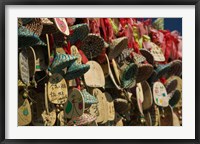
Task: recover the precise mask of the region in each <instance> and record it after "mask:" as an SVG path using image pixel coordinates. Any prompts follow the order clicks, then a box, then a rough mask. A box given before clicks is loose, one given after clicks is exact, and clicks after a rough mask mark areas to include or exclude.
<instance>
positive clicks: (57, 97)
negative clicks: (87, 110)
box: [48, 73, 68, 104]
mask: <svg viewBox="0 0 200 144" xmlns="http://www.w3.org/2000/svg"><path fill="white" fill-rule="evenodd" d="M67 97H68V88H67V83H66V81H65V79H64V78H63V77H62V76H61V75H60V74H58V73H55V74H53V75H52V76H51V77H50V78H49V82H48V98H49V101H50V102H51V103H53V104H64V103H66V101H67Z"/></svg>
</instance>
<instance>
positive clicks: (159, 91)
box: [153, 82, 169, 107]
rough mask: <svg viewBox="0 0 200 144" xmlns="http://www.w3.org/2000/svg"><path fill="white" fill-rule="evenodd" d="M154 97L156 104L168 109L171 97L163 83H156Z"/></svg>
mask: <svg viewBox="0 0 200 144" xmlns="http://www.w3.org/2000/svg"><path fill="white" fill-rule="evenodd" d="M153 97H154V102H155V103H156V104H157V105H158V106H161V107H167V106H168V105H169V97H168V95H167V91H166V89H165V87H164V85H163V84H162V83H161V82H155V83H154V84H153Z"/></svg>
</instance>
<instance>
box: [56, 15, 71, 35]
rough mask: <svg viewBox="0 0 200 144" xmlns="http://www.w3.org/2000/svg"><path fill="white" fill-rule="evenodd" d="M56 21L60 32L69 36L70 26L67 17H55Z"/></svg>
mask: <svg viewBox="0 0 200 144" xmlns="http://www.w3.org/2000/svg"><path fill="white" fill-rule="evenodd" d="M54 22H55V24H56V26H57V28H58V29H59V31H60V32H62V33H63V34H65V35H67V36H68V35H69V27H68V24H67V22H66V20H65V18H54Z"/></svg>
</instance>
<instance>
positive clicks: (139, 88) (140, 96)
mask: <svg viewBox="0 0 200 144" xmlns="http://www.w3.org/2000/svg"><path fill="white" fill-rule="evenodd" d="M136 97H137V104H138V109H139V111H140V113H141V114H142V115H144V113H143V109H142V103H143V101H144V95H143V90H142V85H141V83H138V84H137V87H136Z"/></svg>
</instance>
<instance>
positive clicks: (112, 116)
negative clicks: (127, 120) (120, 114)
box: [105, 92, 115, 121]
mask: <svg viewBox="0 0 200 144" xmlns="http://www.w3.org/2000/svg"><path fill="white" fill-rule="evenodd" d="M105 96H106V101H107V103H108V109H107V111H108V120H109V121H113V120H114V119H115V108H114V102H113V99H112V97H111V95H110V94H109V93H107V92H105Z"/></svg>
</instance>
